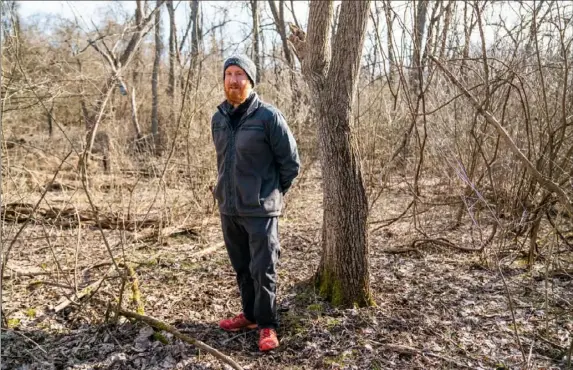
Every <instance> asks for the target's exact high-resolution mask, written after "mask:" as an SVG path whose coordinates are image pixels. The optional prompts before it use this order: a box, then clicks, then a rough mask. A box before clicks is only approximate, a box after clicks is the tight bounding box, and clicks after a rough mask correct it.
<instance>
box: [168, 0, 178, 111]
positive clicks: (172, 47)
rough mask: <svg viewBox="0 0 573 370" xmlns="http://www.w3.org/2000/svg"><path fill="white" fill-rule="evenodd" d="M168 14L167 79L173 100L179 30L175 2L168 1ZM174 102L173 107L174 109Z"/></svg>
mask: <svg viewBox="0 0 573 370" xmlns="http://www.w3.org/2000/svg"><path fill="white" fill-rule="evenodd" d="M167 12H168V13H169V77H168V79H167V96H169V97H170V98H173V97H174V95H175V58H176V50H177V47H176V44H177V39H176V37H177V29H176V27H175V9H174V7H173V0H168V1H167ZM173 103H174V102H173V101H171V103H170V104H171V105H170V106H172V107H173Z"/></svg>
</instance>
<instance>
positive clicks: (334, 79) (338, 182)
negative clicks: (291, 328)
mask: <svg viewBox="0 0 573 370" xmlns="http://www.w3.org/2000/svg"><path fill="white" fill-rule="evenodd" d="M369 6H370V1H344V2H342V4H341V8H340V12H339V14H340V15H339V18H338V19H337V22H336V30H335V31H334V33H333V34H332V35H331V30H332V29H331V25H332V21H333V13H334V8H333V2H332V1H316V0H313V1H311V3H310V9H309V18H308V19H309V22H308V34H306V33H305V32H304V31H302V30H301V29H300V28H298V27H296V26H293V25H291V32H292V34H291V35H290V36H289V40H290V42H291V43H292V45H293V47H294V51H295V54H296V55H297V57H298V58H299V60H300V62H301V65H302V73H303V75H304V77H305V79H306V81H307V83H308V85H309V87H310V89H311V95H312V97H313V108H314V111H315V114H316V117H317V120H318V137H319V147H320V155H321V164H322V176H323V182H322V186H323V208H324V215H323V226H322V227H323V230H322V258H321V261H320V266H319V268H318V271H317V272H316V276H315V277H316V279H315V281H316V283H317V285H318V287H319V289H320V292H321V294H322V295H323V296H324V297H326V298H327V299H328V300H330V301H331V302H332V303H333V304H335V305H340V306H346V307H349V306H368V305H370V304H372V298H371V294H370V280H369V263H368V250H369V248H368V238H367V218H368V202H367V197H366V192H365V189H364V181H363V177H362V171H361V167H360V158H359V154H358V150H357V145H356V139H355V137H354V134H353V119H352V117H353V114H352V106H353V101H354V96H355V93H356V89H357V82H358V77H359V72H360V59H361V56H362V49H363V44H364V38H365V33H366V24H367V21H368V18H367V17H368V11H369ZM331 37H332V38H333V41H332V48H331V40H330V39H331Z"/></svg>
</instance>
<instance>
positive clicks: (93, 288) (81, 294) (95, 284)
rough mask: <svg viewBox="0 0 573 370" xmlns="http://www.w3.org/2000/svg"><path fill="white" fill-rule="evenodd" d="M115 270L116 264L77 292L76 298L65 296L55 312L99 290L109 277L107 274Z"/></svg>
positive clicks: (55, 308)
mask: <svg viewBox="0 0 573 370" xmlns="http://www.w3.org/2000/svg"><path fill="white" fill-rule="evenodd" d="M114 270H115V266H111V267H110V268H109V269H108V270H107V272H106V273H105V274H104V275H103V276H102V277H101V278H99V279H98V280H97V281H95V282H93V283H91V284H90V285H88V286H87V287H85V288H84V289H82V291H81V292H79V293H78V294H76V297H75V299H69V298H68V297H64V300H63V301H62V302H61V303H60V304H58V305H57V306H56V307H54V309H53V312H54V313H58V312H60V311H62V310H63V309H64V308H66V307H68V306H69V305H70V304H71V303H74V302H76V301H78V300H80V299H82V298H83V297H85V296H87V295H88V294H91V293H95V292H96V291H97V289H98V287H99V286H100V284H101V283H102V282H103V281H104V280H105V279H106V278H107V275H109V274H110V273H111V272H112V271H114Z"/></svg>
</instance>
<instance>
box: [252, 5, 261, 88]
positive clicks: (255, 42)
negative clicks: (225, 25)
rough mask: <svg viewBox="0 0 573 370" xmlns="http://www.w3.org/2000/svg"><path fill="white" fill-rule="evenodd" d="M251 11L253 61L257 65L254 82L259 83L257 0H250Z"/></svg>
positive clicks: (259, 60) (259, 41)
mask: <svg viewBox="0 0 573 370" xmlns="http://www.w3.org/2000/svg"><path fill="white" fill-rule="evenodd" d="M251 13H252V16H253V61H254V62H255V66H256V67H257V80H256V81H255V83H256V84H258V83H259V81H260V79H261V59H260V58H261V52H260V50H259V46H260V44H261V40H260V28H261V27H260V25H259V7H258V4H257V0H251Z"/></svg>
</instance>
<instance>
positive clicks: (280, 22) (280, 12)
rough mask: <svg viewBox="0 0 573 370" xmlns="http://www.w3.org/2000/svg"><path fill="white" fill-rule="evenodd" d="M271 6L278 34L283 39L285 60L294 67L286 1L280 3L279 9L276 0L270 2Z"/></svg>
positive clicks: (281, 0) (282, 0)
mask: <svg viewBox="0 0 573 370" xmlns="http://www.w3.org/2000/svg"><path fill="white" fill-rule="evenodd" d="M269 6H270V8H271V13H272V15H273V19H274V21H275V26H276V28H277V32H278V33H279V36H280V38H281V42H282V46H283V53H284V56H285V60H286V62H287V64H288V65H289V66H291V67H292V55H291V52H290V49H289V46H288V41H287V34H286V24H285V18H284V0H280V1H279V8H277V4H276V2H275V0H269Z"/></svg>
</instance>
